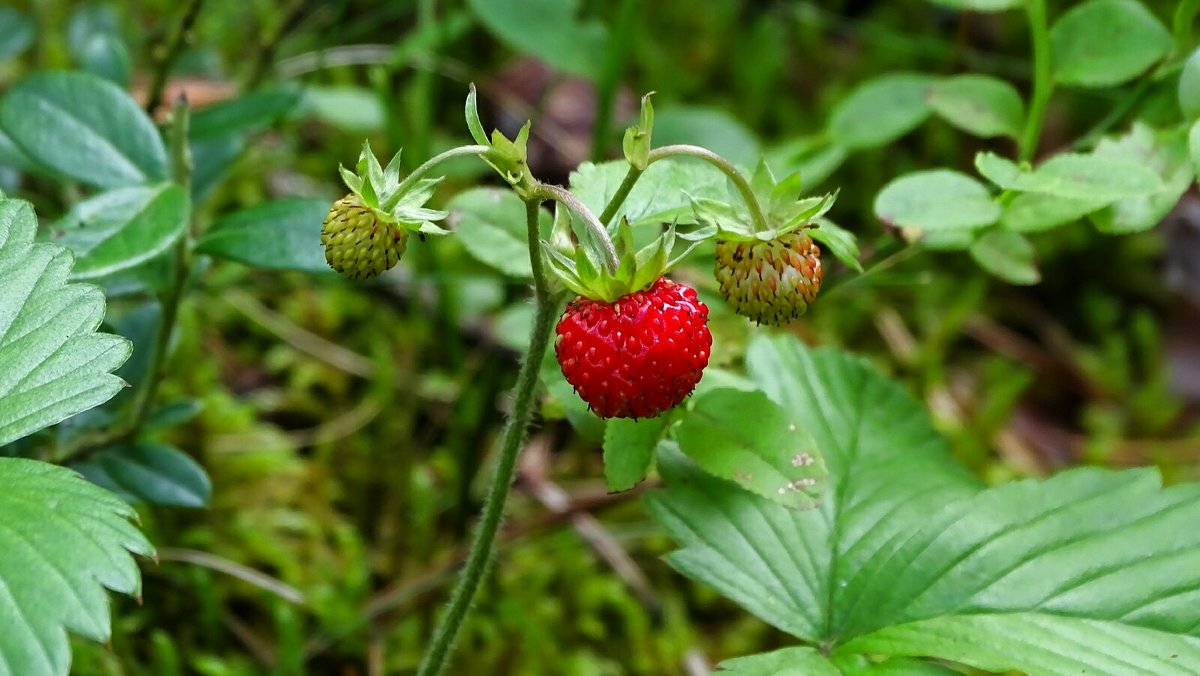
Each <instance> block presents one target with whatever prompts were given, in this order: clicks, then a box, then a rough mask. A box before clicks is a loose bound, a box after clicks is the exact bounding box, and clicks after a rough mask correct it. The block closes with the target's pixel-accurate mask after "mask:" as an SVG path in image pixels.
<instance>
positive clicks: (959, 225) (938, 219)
mask: <svg viewBox="0 0 1200 676" xmlns="http://www.w3.org/2000/svg"><path fill="white" fill-rule="evenodd" d="M1000 214H1001V208H1000V205H999V204H997V203H996V201H995V200H993V199H992V195H991V193H989V192H988V189H987V188H986V187H985V186H984V185H983V184H982V183H980V182H979V181H976V180H975V179H973V178H971V177H970V176H967V175H966V174H960V173H958V172H957V171H950V170H949V169H933V170H931V171H918V172H914V173H911V174H907V175H905V176H901V177H900V178H897V179H894V180H893V181H892V182H891V183H888V184H887V185H885V186H884V187H883V190H880V191H879V195H877V196H876V197H875V215H876V216H878V217H879V218H880V220H882V221H883V222H884V223H889V224H891V225H895V226H900V227H906V228H920V229H921V230H930V231H934V230H971V229H974V228H982V227H983V226H985V225H991V224H992V223H995V222H996V221H997V220H998V219H999V218H1000Z"/></svg>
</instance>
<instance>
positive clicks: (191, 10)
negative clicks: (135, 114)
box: [146, 0, 204, 115]
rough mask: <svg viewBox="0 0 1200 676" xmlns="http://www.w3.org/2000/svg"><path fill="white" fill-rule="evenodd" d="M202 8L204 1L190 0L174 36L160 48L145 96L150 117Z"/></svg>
mask: <svg viewBox="0 0 1200 676" xmlns="http://www.w3.org/2000/svg"><path fill="white" fill-rule="evenodd" d="M203 6H204V0H191V2H189V3H188V5H187V7H186V8H185V9H184V10H183V18H182V19H181V20H180V21H179V27H178V28H177V29H176V30H175V34H174V35H172V36H171V40H170V42H168V43H167V44H166V45H163V46H162V48H161V49H162V51H161V52H160V55H159V59H158V61H156V62H155V64H154V75H153V78H154V79H152V80H151V81H150V89H149V90H148V93H147V95H146V112H148V113H150V114H151V115H153V114H154V111H155V110H157V109H158V106H159V105H161V104H162V100H163V92H164V91H165V90H166V88H167V78H168V77H169V76H170V75H171V66H172V65H174V64H175V59H176V58H177V57H178V56H179V52H180V51H181V50H182V49H183V43H184V42H185V41H186V40H187V35H188V33H189V32H191V30H192V26H193V25H195V23H196V18H197V17H198V16H200V8H201V7H203Z"/></svg>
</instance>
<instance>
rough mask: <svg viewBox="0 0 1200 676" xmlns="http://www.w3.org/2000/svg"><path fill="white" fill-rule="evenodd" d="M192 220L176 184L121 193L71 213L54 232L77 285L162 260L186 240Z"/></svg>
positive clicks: (187, 202) (112, 192)
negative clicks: (67, 252) (70, 259)
mask: <svg viewBox="0 0 1200 676" xmlns="http://www.w3.org/2000/svg"><path fill="white" fill-rule="evenodd" d="M190 217H191V203H190V200H189V198H188V194H187V192H185V191H184V189H183V188H181V187H179V186H178V185H175V184H174V183H163V184H160V185H157V186H154V187H133V188H118V189H116V190H110V191H108V192H104V193H100V194H99V195H96V196H95V197H92V198H90V199H87V200H84V201H82V202H80V203H79V204H76V205H75V206H74V207H72V208H71V210H70V211H69V212H67V214H66V215H65V216H63V217H62V218H61V219H59V220H58V221H57V222H56V223H55V224H54V225H53V226H52V227H51V229H50V237H51V238H52V239H53V240H54V242H55V243H56V244H59V245H62V246H65V247H67V248H68V249H71V250H72V251H73V252H74V253H75V269H74V270H73V271H72V277H74V278H75V279H81V280H82V279H95V278H98V277H104V276H107V275H112V274H115V273H118V272H121V271H123V270H129V269H131V268H134V267H136V266H138V265H141V264H142V263H145V262H146V261H148V260H150V259H152V258H154V257H156V256H158V255H159V254H161V253H163V252H164V251H166V250H167V249H169V248H170V247H171V245H173V244H174V243H175V242H176V241H178V240H179V238H180V237H181V236H182V235H183V231H184V230H185V229H186V228H187V223H188V219H189V218H190Z"/></svg>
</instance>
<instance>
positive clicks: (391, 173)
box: [338, 141, 450, 235]
mask: <svg viewBox="0 0 1200 676" xmlns="http://www.w3.org/2000/svg"><path fill="white" fill-rule="evenodd" d="M356 169H357V171H356V172H351V171H349V170H348V169H346V167H344V166H341V165H339V166H338V172H339V173H340V174H341V176H342V181H344V182H345V184H346V187H347V188H349V189H350V191H351V192H352V193H354V194H355V195H357V196H358V198H359V199H360V200H362V203H363V205H364V206H365V207H367V208H368V209H370V210H371V212H372V213H373V214H374V216H375V218H376V219H378V220H379V221H381V222H383V223H390V224H394V225H397V226H400V227H402V228H404V229H405V230H409V231H412V232H421V233H424V234H431V235H445V234H449V232H450V231H449V230H446V229H444V228H441V227H439V226H437V225H434V222H435V221H441V220H444V219H445V218H446V217H447V216H449V212H446V211H442V210H440V209H427V208H425V206H424V204H425V203H426V202H428V201H429V199H430V198H431V197H433V193H434V190H436V189H437V186H438V184H439V183H441V182H442V180H443V179H444V177H442V176H439V177H436V178H423V179H420V180H418V181H416V182H414V183H413V184H412V185H404V183H403V181H401V180H400V153H399V152H397V153H396V154H395V155H394V156H393V157H392V159H391V161H389V162H388V164H387V168H386V169H385V168H383V167H382V166H381V165H380V163H379V159H378V158H377V157H376V156H375V153H374V152H372V151H371V144H370V142H368V141H364V142H363V147H362V152H360V153H359V156H358V163H357V164H356Z"/></svg>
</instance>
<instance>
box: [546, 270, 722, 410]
mask: <svg viewBox="0 0 1200 676" xmlns="http://www.w3.org/2000/svg"><path fill="white" fill-rule="evenodd" d="M556 331H557V332H558V340H557V342H556V343H555V347H554V349H555V352H556V353H557V355H558V364H559V366H561V367H562V372H563V375H564V376H565V377H566V379H567V382H569V383H571V385H572V386H574V387H575V391H576V392H577V393H578V394H579V396H580V398H581V399H583V400H584V401H585V402H587V404H588V406H590V407H591V409H592V410H593V411H595V412H596V415H598V416H600V417H602V418H653V417H654V416H656V415H658V414H659V413H662V412H663V411H665V410H667V409H669V408H671V407H672V406H675V405H676V404H678V403H679V402H681V401H683V400H684V399H685V398H686V397H687V396H688V395H689V394H691V393H692V390H693V389H695V388H696V383H698V382H700V376H701V374H702V372H703V371H704V367H705V366H707V365H708V356H709V350H710V349H711V348H712V334H711V333H709V331H708V307H707V306H706V305H705V304H704V303H701V302H700V301H699V300H698V299H697V298H696V291H695V290H694V289H692V288H690V287H688V286H684V285H683V284H677V283H675V282H672V281H671V280H669V279H667V278H665V277H660V278H659V279H658V280H657V281H655V282H654V284H653V285H651V286H650V288H648V289H644V290H642V291H635V292H633V293H630V294H627V295H624V296H621V297H620V298H617V299H616V300H614V301H613V302H611V303H609V302H605V301H603V300H592V299H589V298H585V297H583V296H580V297H579V298H577V299H575V301H574V302H572V303H571V304H570V305H568V306H567V310H566V312H564V313H563V316H562V318H561V319H560V320H559V321H558V327H557V329H556Z"/></svg>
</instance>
